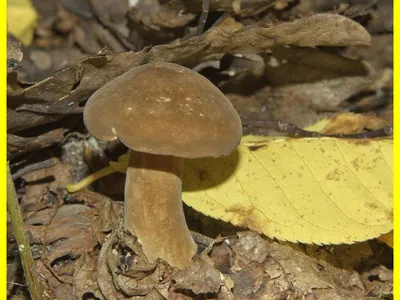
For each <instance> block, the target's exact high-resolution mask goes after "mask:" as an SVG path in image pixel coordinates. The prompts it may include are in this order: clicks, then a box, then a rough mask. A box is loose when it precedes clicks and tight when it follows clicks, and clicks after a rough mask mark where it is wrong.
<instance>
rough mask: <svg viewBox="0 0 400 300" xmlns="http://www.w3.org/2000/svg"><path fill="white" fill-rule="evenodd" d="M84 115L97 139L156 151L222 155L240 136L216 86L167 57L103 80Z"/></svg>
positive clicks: (233, 115) (234, 115)
mask: <svg viewBox="0 0 400 300" xmlns="http://www.w3.org/2000/svg"><path fill="white" fill-rule="evenodd" d="M83 117H84V122H85V125H86V127H87V129H88V130H89V131H90V133H91V134H92V135H94V136H95V137H96V138H98V139H100V140H105V141H109V140H114V139H116V138H119V139H120V140H121V142H122V143H123V144H125V145H126V146H127V147H129V148H131V149H133V150H135V151H140V152H145V153H151V154H158V155H172V156H179V157H184V158H196V157H217V156H221V155H227V154H229V153H231V152H232V151H233V150H234V149H235V148H236V146H237V145H238V144H239V142H240V138H241V136H242V123H241V120H240V117H239V115H238V114H237V112H236V110H235V109H234V108H233V106H232V104H231V102H230V101H229V100H228V99H227V98H226V97H225V95H224V94H223V93H222V92H221V91H220V90H219V89H218V88H217V87H215V86H214V85H213V84H212V83H211V82H210V81H209V80H208V79H206V78H205V77H203V76H202V75H200V74H198V73H196V72H194V71H192V70H190V69H187V68H185V67H182V66H179V65H177V64H173V63H166V62H157V63H150V64H146V65H143V66H140V67H137V68H134V69H132V70H130V71H128V72H126V73H124V74H123V75H121V76H119V77H117V78H116V79H114V80H112V81H111V82H109V83H107V84H106V85H104V86H103V87H102V88H100V89H99V90H97V91H96V92H95V93H94V94H93V95H92V96H91V97H90V98H89V100H88V101H87V103H86V106H85V109H84V112H83Z"/></svg>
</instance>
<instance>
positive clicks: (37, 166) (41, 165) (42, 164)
mask: <svg viewBox="0 0 400 300" xmlns="http://www.w3.org/2000/svg"><path fill="white" fill-rule="evenodd" d="M56 164H57V160H56V159H54V158H50V159H47V160H44V161H39V162H37V163H33V164H31V165H28V166H25V167H22V168H21V169H19V170H17V171H16V172H15V173H14V174H12V179H13V180H16V179H18V178H20V177H22V176H24V175H26V174H29V173H32V172H35V171H38V170H42V169H47V168H51V167H54V166H55V165H56Z"/></svg>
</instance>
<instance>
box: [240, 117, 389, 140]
mask: <svg viewBox="0 0 400 300" xmlns="http://www.w3.org/2000/svg"><path fill="white" fill-rule="evenodd" d="M242 122H243V126H247V127H255V128H273V129H274V130H276V131H278V132H284V133H287V135H288V136H290V137H296V138H304V137H331V138H348V139H367V138H377V137H385V136H391V135H392V134H393V127H392V126H386V127H384V128H381V129H378V130H373V131H367V132H362V133H355V134H342V133H340V134H323V133H319V132H314V131H307V130H304V129H301V128H299V127H297V126H296V125H293V124H290V123H285V122H282V121H270V120H255V119H247V118H243V117H242Z"/></svg>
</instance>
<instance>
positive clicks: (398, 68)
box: [393, 0, 400, 299]
mask: <svg viewBox="0 0 400 300" xmlns="http://www.w3.org/2000/svg"><path fill="white" fill-rule="evenodd" d="M399 10H400V4H399V0H393V22H394V29H393V32H394V41H393V62H394V65H393V68H394V73H393V74H394V75H393V76H394V77H393V78H394V82H393V88H394V91H393V92H394V98H393V103H394V138H395V139H394V141H395V142H394V183H395V184H394V235H393V238H394V254H395V255H394V299H400V298H399V297H400V287H399V284H400V281H399V278H400V273H399V268H400V265H399V263H400V258H399V253H400V252H399V251H397V250H396V249H398V248H399V247H400V216H399V214H400V204H399V195H400V189H399V184H398V182H399V180H400V176H399V164H400V158H399V153H400V144H399V134H398V132H397V129H398V124H400V120H399V105H398V104H399V101H400V94H399V92H400V90H399V85H400V58H399V56H400V53H399V51H400V39H399V34H398V32H397V30H399V28H400V21H399V18H400V12H399ZM396 182H397V184H396ZM396 296H397V298H396Z"/></svg>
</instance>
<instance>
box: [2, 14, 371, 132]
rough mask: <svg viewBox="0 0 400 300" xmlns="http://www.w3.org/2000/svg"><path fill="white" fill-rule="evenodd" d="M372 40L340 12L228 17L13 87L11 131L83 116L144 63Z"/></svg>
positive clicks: (191, 63)
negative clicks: (174, 39)
mask: <svg viewBox="0 0 400 300" xmlns="http://www.w3.org/2000/svg"><path fill="white" fill-rule="evenodd" d="M310 32H313V34H309V33H310ZM370 40H371V37H370V35H369V34H368V32H367V31H366V30H365V29H364V28H363V27H362V26H361V25H359V24H357V23H355V22H354V21H352V20H350V19H347V18H345V17H343V16H340V15H335V14H320V15H313V16H310V17H308V18H304V19H300V20H296V21H293V22H286V23H280V24H276V25H274V26H271V27H259V26H243V25H242V24H240V23H238V22H236V21H235V20H234V19H232V18H227V19H225V20H224V21H223V22H221V23H220V24H218V26H215V27H213V28H211V29H209V30H208V31H207V32H205V33H204V34H202V35H199V36H195V37H192V38H188V39H186V40H183V41H181V42H179V43H176V44H168V45H158V46H154V47H152V48H151V49H144V50H143V51H140V52H137V53H133V52H127V53H120V54H110V55H97V56H94V57H89V58H85V59H84V60H82V61H81V62H80V63H78V64H76V65H74V66H71V67H68V68H66V69H64V70H62V71H60V72H58V73H56V74H54V76H52V77H49V78H47V79H45V80H43V81H41V82H38V83H36V84H34V85H32V86H29V87H27V88H25V89H22V88H15V89H13V87H10V86H9V90H8V97H9V98H8V99H9V101H10V103H15V104H14V106H13V107H12V108H10V109H9V112H8V116H9V117H8V119H7V122H8V123H7V128H8V132H9V133H15V132H17V131H20V130H23V129H27V128H32V127H35V126H38V125H41V124H46V123H49V122H54V121H56V120H58V119H61V118H62V117H64V116H66V115H69V114H78V113H82V111H83V106H82V103H83V102H84V101H86V100H87V99H88V97H89V96H90V95H91V94H92V93H93V92H95V91H96V90H97V89H99V88H100V87H101V86H103V85H104V84H106V83H107V82H109V81H111V80H112V79H114V78H115V77H117V76H120V75H122V74H123V73H124V72H127V71H128V70H130V69H132V68H134V67H137V66H139V65H141V64H143V63H145V62H146V63H150V62H156V61H168V62H175V63H178V64H181V65H185V66H189V67H191V66H194V65H196V64H199V63H201V62H203V61H208V60H210V59H212V58H213V57H214V58H220V56H221V55H223V54H226V53H228V54H235V53H242V54H246V53H248V54H257V53H262V52H266V51H268V50H269V49H271V48H273V47H283V46H300V47H315V46H350V45H368V44H369V43H370ZM14 99H18V103H16V102H15V101H13V100H14ZM10 112H13V114H11V113H10Z"/></svg>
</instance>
